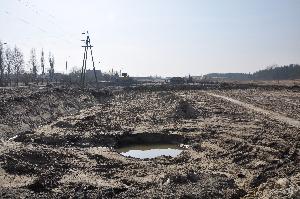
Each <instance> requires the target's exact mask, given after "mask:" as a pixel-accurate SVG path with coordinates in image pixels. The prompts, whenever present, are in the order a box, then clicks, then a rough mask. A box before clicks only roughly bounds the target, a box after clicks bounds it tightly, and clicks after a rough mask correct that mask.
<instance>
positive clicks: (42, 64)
mask: <svg viewBox="0 0 300 199" xmlns="http://www.w3.org/2000/svg"><path fill="white" fill-rule="evenodd" d="M44 61H45V58H44V50H43V49H42V54H41V69H42V84H43V83H44V76H45V63H44Z"/></svg>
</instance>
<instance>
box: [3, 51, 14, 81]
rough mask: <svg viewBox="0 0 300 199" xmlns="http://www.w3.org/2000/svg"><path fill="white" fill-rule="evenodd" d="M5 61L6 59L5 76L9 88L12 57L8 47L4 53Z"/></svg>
mask: <svg viewBox="0 0 300 199" xmlns="http://www.w3.org/2000/svg"><path fill="white" fill-rule="evenodd" d="M5 59H6V74H7V81H8V83H9V85H10V86H11V73H12V69H13V64H14V55H13V51H12V50H11V49H10V48H9V47H8V48H6V51H5Z"/></svg>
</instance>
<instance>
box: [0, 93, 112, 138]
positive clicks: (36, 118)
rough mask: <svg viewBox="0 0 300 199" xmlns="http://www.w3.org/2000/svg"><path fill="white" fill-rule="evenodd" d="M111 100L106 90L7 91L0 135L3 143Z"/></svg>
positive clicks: (0, 102)
mask: <svg viewBox="0 0 300 199" xmlns="http://www.w3.org/2000/svg"><path fill="white" fill-rule="evenodd" d="M3 92H4V91H3ZM110 97H111V94H110V93H108V92H105V91H89V90H87V91H83V90H78V89H69V88H40V89H33V88H24V90H22V91H20V90H18V89H11V90H7V91H5V92H4V93H2V95H1V96H0V132H1V133H2V134H1V135H0V136H1V137H2V138H3V139H5V140H6V139H7V138H9V137H12V136H14V135H16V134H19V133H22V132H25V131H29V130H32V129H34V128H36V127H38V126H39V125H44V124H47V123H50V122H52V121H55V120H56V119H57V118H58V117H61V116H65V115H69V114H75V113H77V112H78V111H79V110H81V109H83V108H87V107H91V106H94V105H95V104H97V103H99V102H100V103H101V102H104V101H105V99H107V98H110ZM57 125H58V126H59V125H60V126H64V125H66V124H62V123H58V124H57ZM1 137H0V138H1Z"/></svg>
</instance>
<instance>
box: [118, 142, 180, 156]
mask: <svg viewBox="0 0 300 199" xmlns="http://www.w3.org/2000/svg"><path fill="white" fill-rule="evenodd" d="M116 150H117V151H118V152H119V153H120V154H121V155H123V156H127V157H133V158H140V159H145V158H155V157H158V156H162V155H165V156H171V157H176V156H177V155H179V154H180V153H181V151H182V149H181V148H180V147H179V146H178V145H176V144H151V145H132V146H126V147H122V148H119V149H116Z"/></svg>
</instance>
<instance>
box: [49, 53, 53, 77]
mask: <svg viewBox="0 0 300 199" xmlns="http://www.w3.org/2000/svg"><path fill="white" fill-rule="evenodd" d="M49 64H50V69H49V74H50V80H51V81H53V77H54V56H53V55H52V54H51V53H49Z"/></svg>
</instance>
